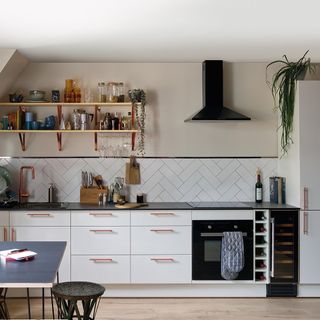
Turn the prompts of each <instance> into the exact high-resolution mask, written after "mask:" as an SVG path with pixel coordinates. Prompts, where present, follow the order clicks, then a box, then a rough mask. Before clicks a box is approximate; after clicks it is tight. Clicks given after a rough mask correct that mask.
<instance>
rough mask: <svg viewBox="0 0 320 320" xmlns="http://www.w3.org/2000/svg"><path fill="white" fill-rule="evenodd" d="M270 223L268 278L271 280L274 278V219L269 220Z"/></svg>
mask: <svg viewBox="0 0 320 320" xmlns="http://www.w3.org/2000/svg"><path fill="white" fill-rule="evenodd" d="M270 222H271V230H272V238H271V259H272V263H271V270H270V271H271V272H270V276H271V277H272V278H273V277H274V245H275V234H274V232H275V224H274V218H271V219H270Z"/></svg>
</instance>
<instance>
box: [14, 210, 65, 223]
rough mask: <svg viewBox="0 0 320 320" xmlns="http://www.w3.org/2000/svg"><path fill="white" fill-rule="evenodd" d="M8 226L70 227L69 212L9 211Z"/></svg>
mask: <svg viewBox="0 0 320 320" xmlns="http://www.w3.org/2000/svg"><path fill="white" fill-rule="evenodd" d="M10 224H11V225H13V226H21V227H22V226H26V227H27V226H34V227H37V226H54V227H60V226H61V227H64V226H70V212H69V211H38V210H36V211H32V210H29V211H11V213H10Z"/></svg>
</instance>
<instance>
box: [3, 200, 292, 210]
mask: <svg viewBox="0 0 320 320" xmlns="http://www.w3.org/2000/svg"><path fill="white" fill-rule="evenodd" d="M251 209H277V210H290V209H298V208H297V207H294V206H290V205H286V204H275V203H270V202H263V203H255V202H234V201H230V202H219V201H216V202H149V203H148V205H147V206H143V207H140V208H133V209H118V208H116V207H115V206H114V205H105V206H99V205H95V204H81V203H79V202H69V203H67V202H66V203H62V204H52V205H50V204H48V203H39V202H36V203H32V202H30V203H28V205H27V206H22V207H20V206H19V205H18V206H14V207H12V208H0V210H2V211H4V210H6V211H8V210H15V211H16V210H21V211H26V210H42V211H43V210H49V211H51V210H74V211H77V210H251Z"/></svg>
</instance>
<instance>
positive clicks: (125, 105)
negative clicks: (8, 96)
mask: <svg viewBox="0 0 320 320" xmlns="http://www.w3.org/2000/svg"><path fill="white" fill-rule="evenodd" d="M135 105H137V106H140V105H141V103H136V104H134V103H132V102H115V103H112V102H54V103H53V102H0V107H18V108H20V109H22V108H23V107H56V108H57V118H58V124H60V123H61V119H62V108H63V107H78V108H79V107H94V109H95V112H94V119H95V122H94V125H95V127H96V126H97V125H98V123H97V112H98V110H99V108H100V107H115V108H131V113H132V120H131V121H132V126H133V125H134V123H135V112H134V106H135ZM138 132H139V130H135V129H133V130H0V134H1V133H16V134H18V135H19V140H20V144H21V148H22V150H23V151H25V150H26V134H28V133H55V134H56V135H57V143H58V150H59V151H61V150H62V134H63V133H80V134H85V133H93V134H94V149H95V151H98V134H99V133H106V134H116V135H119V134H131V144H132V150H134V147H135V139H136V135H137V133H138Z"/></svg>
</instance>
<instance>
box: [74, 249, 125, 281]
mask: <svg viewBox="0 0 320 320" xmlns="http://www.w3.org/2000/svg"><path fill="white" fill-rule="evenodd" d="M71 278H72V279H71V280H72V281H90V282H96V283H102V284H108V283H130V256H125V255H124V256H72V258H71Z"/></svg>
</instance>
